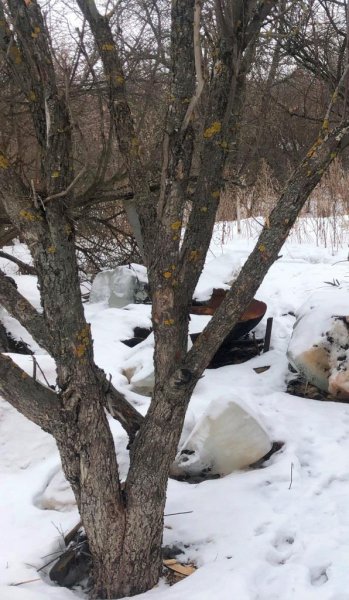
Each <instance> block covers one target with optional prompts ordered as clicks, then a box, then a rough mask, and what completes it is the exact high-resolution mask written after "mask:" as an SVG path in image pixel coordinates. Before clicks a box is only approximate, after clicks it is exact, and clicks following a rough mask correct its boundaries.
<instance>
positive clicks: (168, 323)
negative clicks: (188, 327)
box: [164, 319, 175, 326]
mask: <svg viewBox="0 0 349 600" xmlns="http://www.w3.org/2000/svg"><path fill="white" fill-rule="evenodd" d="M174 323H175V321H174V319H165V320H164V325H168V326H171V325H174Z"/></svg>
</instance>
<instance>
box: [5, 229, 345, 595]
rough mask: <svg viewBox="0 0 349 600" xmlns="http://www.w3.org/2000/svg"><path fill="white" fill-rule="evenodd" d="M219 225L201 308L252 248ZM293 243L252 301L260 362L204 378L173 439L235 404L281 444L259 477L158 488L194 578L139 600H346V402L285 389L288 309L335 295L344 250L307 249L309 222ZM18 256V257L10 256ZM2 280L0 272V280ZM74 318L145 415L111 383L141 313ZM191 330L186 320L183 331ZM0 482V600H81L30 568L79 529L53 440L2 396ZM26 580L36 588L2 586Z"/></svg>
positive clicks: (98, 309)
mask: <svg viewBox="0 0 349 600" xmlns="http://www.w3.org/2000/svg"><path fill="white" fill-rule="evenodd" d="M305 225H306V223H305V224H304V223H303V226H304V227H305ZM219 229H220V228H219V227H217V232H216V236H215V239H214V240H213V242H212V245H211V250H210V253H209V256H208V261H207V266H206V270H205V273H204V275H203V278H202V280H201V281H200V284H199V286H198V288H197V291H198V295H199V296H200V298H201V299H204V298H205V297H206V298H207V294H209V292H210V290H211V289H213V287H219V286H222V284H224V283H227V282H228V281H230V280H231V278H232V277H233V276H234V273H236V271H237V270H238V269H239V268H240V267H241V265H242V264H243V262H244V260H245V259H246V258H247V256H248V253H249V252H250V251H251V249H252V247H253V244H254V240H253V239H252V237H253V236H255V235H256V234H257V233H258V231H259V229H260V226H259V225H258V224H257V223H256V222H255V221H253V222H244V223H243V234H242V235H238V234H237V232H236V226H231V233H232V237H231V236H230V237H229V238H227V239H226V240H225V244H224V247H223V248H222V247H221V245H220V243H219V235H220V232H219ZM297 235H298V234H297V233H295V234H294V235H293V237H291V239H290V241H288V242H287V243H286V244H285V246H284V248H283V249H282V251H281V253H280V254H281V255H282V257H281V258H280V259H279V260H278V261H277V262H276V263H275V265H274V266H273V267H272V268H271V270H270V272H269V273H268V275H267V277H266V279H265V281H264V282H263V284H262V286H261V287H260V289H259V290H258V293H257V294H256V296H257V298H259V299H260V300H264V301H265V302H266V303H267V304H268V311H267V314H266V317H265V318H264V319H263V321H262V322H261V323H260V324H259V325H258V327H257V329H256V334H257V336H260V335H261V336H262V335H263V334H264V331H265V322H266V318H267V317H269V316H272V317H274V327H273V334H272V348H271V350H270V352H269V353H267V354H265V355H261V356H258V357H256V358H254V359H252V360H251V361H249V362H247V363H244V364H241V365H234V366H227V367H223V368H221V369H216V370H209V371H206V372H205V376H204V378H202V379H200V381H199V383H198V385H197V387H196V390H195V392H194V395H193V398H192V401H191V403H190V407H189V411H188V415H187V419H186V423H185V433H184V434H183V438H184V439H185V438H186V437H187V436H188V434H189V432H190V430H191V429H192V427H193V426H194V425H195V423H197V422H198V420H199V419H200V417H202V415H203V414H204V413H205V411H206V410H207V408H208V407H209V405H210V404H211V403H215V402H218V401H219V402H223V403H224V402H227V403H229V402H231V401H232V400H234V399H239V400H240V401H241V403H242V406H243V407H244V408H246V409H247V410H250V411H251V413H252V414H253V415H255V414H257V415H258V416H259V417H260V418H261V421H262V423H263V427H264V428H265V429H266V431H267V433H268V436H269V438H270V439H271V440H272V441H281V442H283V443H284V446H283V447H282V449H281V450H280V451H279V452H278V453H276V454H274V455H273V456H272V457H271V458H270V459H269V461H268V463H267V465H266V466H265V467H264V468H262V469H255V470H252V469H250V470H249V469H247V470H243V471H236V472H233V473H231V474H230V475H227V476H226V477H224V478H221V479H216V480H209V481H205V482H202V483H200V484H196V485H189V484H187V483H184V482H179V481H175V480H170V481H169V486H168V498H167V506H166V514H169V513H178V512H184V511H191V512H190V513H189V514H177V515H174V516H166V517H165V530H164V543H165V544H166V545H169V544H170V545H172V544H176V545H178V546H179V547H181V548H182V549H183V551H184V554H183V555H181V556H180V560H181V561H183V562H185V561H186V560H190V561H194V562H195V564H196V565H197V567H198V570H197V571H196V572H195V573H194V574H193V575H191V576H190V577H188V578H186V579H184V580H183V581H181V582H180V583H177V584H176V585H174V586H173V587H168V586H167V585H166V583H165V581H160V583H159V585H158V586H157V587H156V588H154V589H153V590H151V591H149V592H147V593H146V594H144V595H142V596H138V598H142V600H143V599H144V600H211V599H212V598H217V599H218V600H231V598H232V597H234V598H236V599H238V600H279V599H281V600H349V591H348V590H349V564H348V539H349V502H348V498H349V405H347V404H341V403H331V402H318V401H313V400H309V399H302V398H297V397H294V396H291V395H289V394H287V393H286V392H285V389H286V384H285V380H286V378H287V377H288V360H287V356H286V350H287V346H288V343H289V340H290V336H291V332H292V327H293V325H294V321H295V318H294V316H293V315H292V314H290V313H294V314H295V313H296V312H297V311H298V308H299V307H300V306H301V305H302V304H304V302H306V300H307V298H308V297H309V296H310V295H311V294H312V293H314V291H315V292H318V291H321V290H326V289H327V286H326V284H325V283H324V282H325V281H332V280H333V279H334V278H335V279H338V280H339V281H340V282H344V283H343V289H344V290H346V289H347V286H346V283H345V282H346V276H347V274H348V262H347V246H346V243H344V242H343V245H342V247H340V248H339V250H338V251H335V252H334V253H333V251H332V248H331V247H329V248H323V247H318V246H317V245H316V242H317V240H316V238H315V236H314V233H313V224H311V227H310V229H309V235H308V236H307V241H306V243H303V244H301V243H299V241H298V238H297ZM345 235H346V234H345V232H344V233H343V238H342V239H343V240H344V239H345ZM23 254H25V250H24V249H23V247H22V256H21V258H23ZM339 261H343V262H339ZM0 266H1V265H0ZM11 269H12V267H11ZM15 273H16V270H13V269H12V270H10V273H9V274H11V276H14V275H15ZM15 279H16V282H17V283H18V284H19V286H20V289H21V291H22V292H23V293H24V294H25V295H26V296H27V297H28V298H29V299H30V301H31V302H32V303H33V304H34V305H35V306H37V307H39V306H40V302H39V296H38V291H37V288H36V282H35V278H33V277H29V276H18V275H15ZM218 284H219V285H218ZM85 310H86V315H87V318H88V321H89V322H91V326H92V334H93V338H94V342H95V356H96V361H97V363H98V364H99V365H101V366H102V367H103V368H104V369H105V371H106V372H107V373H108V374H109V373H110V374H111V375H112V378H113V382H114V383H115V385H117V386H118V387H120V389H121V390H122V391H123V392H124V393H125V394H126V396H127V398H128V399H129V400H130V401H131V402H133V403H134V404H135V405H136V406H137V408H138V409H139V410H140V411H141V412H142V413H143V414H144V413H145V411H146V409H147V406H148V405H149V398H146V397H144V396H141V395H139V394H135V393H134V392H133V391H132V390H131V386H130V384H129V382H128V380H127V378H126V377H125V376H124V375H123V374H122V370H123V369H124V368H125V365H126V364H127V363H128V361H130V360H131V358H134V357H135V355H136V354H137V352H136V350H137V349H132V348H128V347H127V346H125V345H123V344H122V343H121V340H123V339H126V338H128V337H131V336H132V332H133V328H134V327H135V326H136V325H138V326H141V327H149V325H150V307H149V306H143V305H129V306H128V307H126V309H118V308H107V307H106V305H105V304H103V303H95V304H87V305H85ZM12 324H13V326H14V328H13V329H11V331H12V333H13V334H14V335H18V336H22V337H23V339H25V340H26V338H25V337H24V335H23V332H22V331H21V330H20V329H18V325H17V326H16V324H15V322H13V323H12ZM199 326H201V323H200V322H199V321H198V322H196V323H195V322H194V320H193V322H192V323H191V328H192V331H194V330H196V331H197V330H198V327H199ZM16 327H17V328H16ZM200 328H201V327H200ZM35 352H36V359H37V361H38V363H39V364H40V366H41V367H42V369H43V371H44V372H45V375H46V377H47V379H48V381H49V382H50V383H51V382H53V381H54V376H55V368H54V363H53V361H52V360H51V359H50V358H49V357H48V356H47V354H46V353H44V352H43V351H42V350H41V349H40V348H37V347H35ZM151 353H152V344H151V343H150V342H149V344H148V345H147V344H144V346H143V348H142V349H141V351H140V354H142V356H141V357H140V359H139V371H138V373H139V372H140V370H141V369H142V368H145V367H147V365H151ZM12 356H13V357H14V355H12ZM15 360H16V362H18V364H20V365H21V366H22V367H23V368H24V369H25V370H26V371H27V372H28V373H31V372H32V368H33V366H32V359H30V358H28V357H23V356H18V355H16V357H15ZM137 360H138V359H137ZM266 365H271V368H270V369H269V370H267V371H265V372H263V373H261V374H257V373H256V372H255V371H254V370H253V369H254V368H255V367H261V366H266ZM38 377H41V374H40V372H39V371H38ZM110 423H111V428H112V432H113V435H114V438H115V446H116V452H117V457H118V462H119V465H120V470H121V474H122V477H124V476H125V474H126V472H127V466H128V456H127V451H126V445H127V436H126V434H125V433H124V432H123V430H122V429H121V427H120V426H119V425H118V424H117V423H116V422H115V421H110ZM183 441H184V440H183ZM0 478H1V494H0V531H1V538H0V598H1V600H47V599H48V598H49V599H50V600H73V599H75V600H76V598H79V597H81V592H79V591H75V592H73V591H71V590H67V589H64V588H59V587H57V586H54V585H52V584H51V583H50V582H49V581H48V580H47V578H46V577H45V575H43V571H40V573H38V572H37V569H38V568H40V567H42V566H43V565H44V564H45V563H46V562H48V561H49V560H51V558H52V556H48V555H50V554H51V553H52V552H54V551H57V550H58V549H59V547H60V544H62V532H66V531H68V530H69V529H70V528H72V527H73V526H74V525H75V524H76V523H77V521H78V514H77V510H76V508H75V507H74V505H73V504H72V502H71V499H72V498H71V492H70V490H69V489H68V488H66V487H65V482H64V480H62V478H61V470H60V462H59V457H58V453H57V449H56V445H55V442H54V440H53V439H52V438H51V437H50V436H49V435H48V434H46V433H44V432H43V431H41V430H40V429H39V428H38V427H36V426H35V425H33V424H32V423H30V422H28V421H27V420H26V419H25V418H24V417H22V416H21V415H20V414H18V413H17V412H16V411H15V410H14V409H13V408H12V407H11V406H9V405H8V404H7V403H6V402H5V401H3V400H0ZM45 494H46V496H45ZM48 495H50V497H52V495H53V496H56V497H58V499H59V501H60V506H59V507H58V508H59V510H54V509H52V508H51V509H46V510H44V509H43V498H45V497H47V496H48ZM62 503H63V504H62ZM64 503H65V504H64ZM44 571H45V570H44ZM32 579H38V580H37V581H33V582H31V583H24V584H22V585H19V586H16V587H15V586H14V584H18V583H20V582H23V581H27V580H32Z"/></svg>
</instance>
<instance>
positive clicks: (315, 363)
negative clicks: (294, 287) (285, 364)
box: [287, 287, 349, 398]
mask: <svg viewBox="0 0 349 600" xmlns="http://www.w3.org/2000/svg"><path fill="white" fill-rule="evenodd" d="M348 328H349V291H348V290H346V289H338V288H336V287H329V288H328V289H325V290H322V291H321V292H316V293H315V294H313V295H312V296H311V297H310V298H309V299H308V300H307V302H305V304H303V305H302V306H301V308H300V309H299V311H298V315H297V321H296V323H295V325H294V328H293V333H292V337H291V341H290V344H289V347H288V351H287V356H288V359H289V361H290V363H291V364H292V365H293V366H294V367H295V368H296V370H297V371H298V372H299V373H301V375H302V376H303V377H304V379H306V380H307V381H309V382H310V383H312V384H313V385H315V386H316V387H318V388H319V389H321V390H324V391H326V392H327V391H328V392H330V393H331V394H333V395H335V396H338V397H341V398H349V329H348Z"/></svg>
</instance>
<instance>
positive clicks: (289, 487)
mask: <svg viewBox="0 0 349 600" xmlns="http://www.w3.org/2000/svg"><path fill="white" fill-rule="evenodd" d="M292 483H293V462H291V481H290V485H289V486H288V489H289V490H290V489H291V487H292Z"/></svg>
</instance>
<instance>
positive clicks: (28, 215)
mask: <svg viewBox="0 0 349 600" xmlns="http://www.w3.org/2000/svg"><path fill="white" fill-rule="evenodd" d="M19 216H20V217H21V218H22V219H24V220H25V221H29V222H31V223H34V222H35V221H42V216H41V215H39V214H35V213H33V212H31V211H30V210H25V209H24V208H23V209H22V210H21V211H20V213H19Z"/></svg>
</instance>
